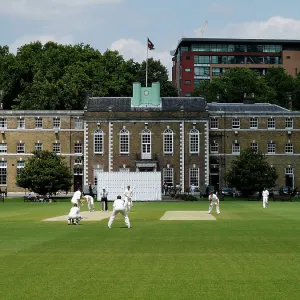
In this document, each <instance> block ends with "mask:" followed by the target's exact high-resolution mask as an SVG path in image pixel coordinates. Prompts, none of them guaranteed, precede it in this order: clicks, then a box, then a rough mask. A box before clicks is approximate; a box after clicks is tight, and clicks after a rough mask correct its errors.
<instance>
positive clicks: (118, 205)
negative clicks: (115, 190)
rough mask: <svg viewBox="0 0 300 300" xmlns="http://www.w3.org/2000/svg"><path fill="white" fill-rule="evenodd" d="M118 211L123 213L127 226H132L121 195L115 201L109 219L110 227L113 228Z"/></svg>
mask: <svg viewBox="0 0 300 300" xmlns="http://www.w3.org/2000/svg"><path fill="white" fill-rule="evenodd" d="M118 213H121V214H122V215H123V217H124V220H125V223H126V225H127V227H128V228H130V221H129V218H128V215H127V212H126V209H125V203H124V201H123V200H122V198H121V196H118V197H117V200H115V201H114V204H113V211H112V214H111V217H110V218H109V221H108V228H111V225H112V223H113V222H114V220H115V218H116V215H117V214H118Z"/></svg>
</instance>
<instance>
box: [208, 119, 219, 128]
mask: <svg viewBox="0 0 300 300" xmlns="http://www.w3.org/2000/svg"><path fill="white" fill-rule="evenodd" d="M209 125H210V129H218V128H219V120H218V119H217V118H211V119H209Z"/></svg>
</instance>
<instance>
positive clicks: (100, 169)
mask: <svg viewBox="0 0 300 300" xmlns="http://www.w3.org/2000/svg"><path fill="white" fill-rule="evenodd" d="M98 172H104V170H103V168H95V169H94V185H96V186H97V185H98V180H97V173H98Z"/></svg>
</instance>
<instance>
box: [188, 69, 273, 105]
mask: <svg viewBox="0 0 300 300" xmlns="http://www.w3.org/2000/svg"><path fill="white" fill-rule="evenodd" d="M245 94H246V95H247V97H250V95H252V94H253V95H254V99H253V100H255V101H256V102H272V101H273V100H274V98H275V91H274V90H273V89H272V88H271V87H269V86H268V85H267V82H266V80H265V78H264V77H262V76H260V75H259V74H258V73H257V72H255V71H253V70H250V69H248V68H232V69H229V70H227V71H226V72H225V74H224V76H222V77H216V78H213V80H212V81H211V82H209V81H204V82H202V83H201V84H200V85H199V87H197V88H196V89H195V91H194V93H193V95H194V96H200V95H202V96H203V95H204V96H206V99H207V101H208V102H212V101H216V100H217V95H219V97H220V100H222V101H224V102H233V103H237V102H241V101H243V99H244V95H245Z"/></svg>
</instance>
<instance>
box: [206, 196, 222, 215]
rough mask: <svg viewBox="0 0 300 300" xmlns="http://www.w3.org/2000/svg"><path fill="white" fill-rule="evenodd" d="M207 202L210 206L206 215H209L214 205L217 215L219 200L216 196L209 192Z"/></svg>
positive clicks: (218, 212)
mask: <svg viewBox="0 0 300 300" xmlns="http://www.w3.org/2000/svg"><path fill="white" fill-rule="evenodd" d="M208 200H209V201H210V205H209V210H208V213H209V214H210V213H211V212H212V210H213V208H214V205H216V210H217V214H218V215H219V214H220V207H219V205H220V200H219V198H218V196H217V195H216V194H215V193H214V192H211V193H210V195H209V196H208Z"/></svg>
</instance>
